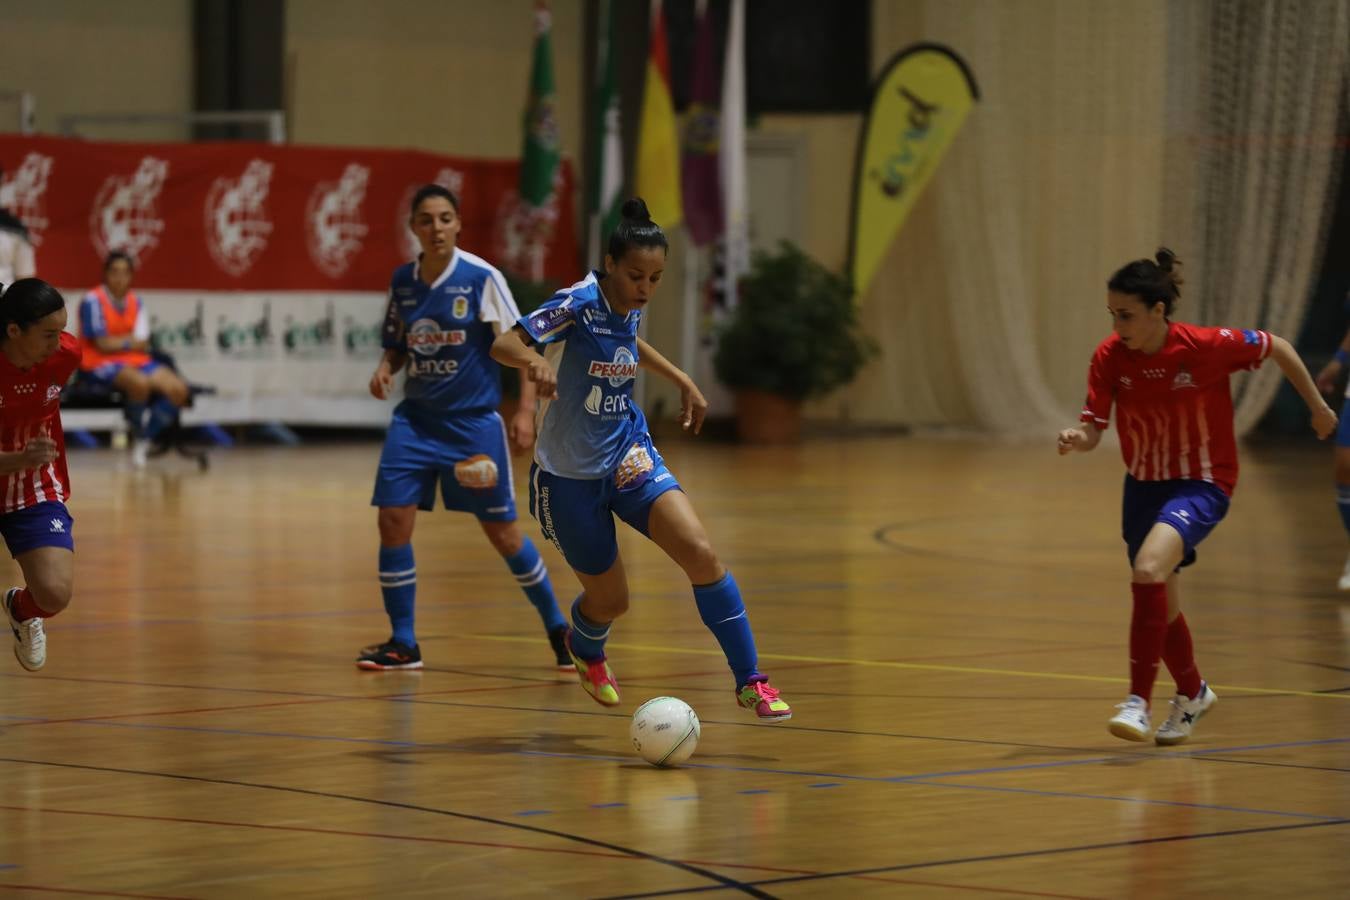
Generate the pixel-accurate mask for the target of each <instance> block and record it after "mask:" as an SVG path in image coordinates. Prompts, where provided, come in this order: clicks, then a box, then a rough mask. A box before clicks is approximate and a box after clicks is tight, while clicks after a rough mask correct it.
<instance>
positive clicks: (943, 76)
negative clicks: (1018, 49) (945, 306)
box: [849, 44, 980, 302]
mask: <svg viewBox="0 0 1350 900" xmlns="http://www.w3.org/2000/svg"><path fill="white" fill-rule="evenodd" d="M979 97H980V92H979V89H978V88H977V87H976V86H975V78H974V76H973V75H972V74H971V72H970V68H969V67H968V66H967V65H966V64H965V61H964V60H962V59H961V57H959V56H957V55H956V54H955V53H953V52H952V51H951V50H950V49H949V48H947V47H944V46H942V45H940V44H915V45H914V46H912V47H908V48H906V49H904V50H902V51H900V52H899V53H897V54H896V55H895V56H894V57H893V58H892V59H891V61H890V62H889V63H887V64H886V68H885V69H883V70H882V72H881V75H880V76H879V77H878V78H877V80H876V85H875V87H874V89H873V93H872V108H871V111H870V112H869V113H868V116H867V122H866V123H865V124H864V125H863V132H862V138H861V139H860V141H859V143H858V160H857V166H856V168H855V170H854V173H853V222H852V235H851V237H850V240H849V276H850V277H851V278H852V280H853V290H854V292H855V294H856V296H857V298H858V300H859V301H860V302H861V300H862V298H863V296H864V295H865V294H866V293H867V288H868V287H869V286H870V285H871V283H872V278H873V276H875V275H876V272H877V267H878V266H880V265H881V261H882V259H883V258H884V257H885V255H886V250H887V248H888V247H890V245H891V242H892V241H893V240H895V235H896V234H897V233H898V232H899V231H900V226H901V225H903V224H904V222H905V218H906V217H907V216H908V215H909V211H910V209H912V208H913V207H914V202H915V201H916V200H917V199H918V197H919V194H920V193H921V192H922V191H923V189H924V186H925V185H926V184H928V180H929V179H930V178H932V177H933V172H934V170H935V169H937V166H938V163H939V162H941V160H942V154H943V153H945V152H946V150H947V147H948V146H949V145H950V144H951V142H952V139H953V138H955V137H956V133H957V132H958V131H960V130H961V125H962V124H963V123H964V122H965V120H966V114H967V113H969V112H970V108H971V107H972V106H973V105H974V104H975V101H976V100H978V99H979Z"/></svg>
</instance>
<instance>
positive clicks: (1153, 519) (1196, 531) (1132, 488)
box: [1120, 475, 1228, 570]
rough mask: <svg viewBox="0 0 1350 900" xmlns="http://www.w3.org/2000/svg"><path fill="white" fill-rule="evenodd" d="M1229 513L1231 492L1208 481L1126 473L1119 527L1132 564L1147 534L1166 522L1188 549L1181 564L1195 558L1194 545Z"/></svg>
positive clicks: (1192, 560) (1184, 564)
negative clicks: (1145, 477)
mask: <svg viewBox="0 0 1350 900" xmlns="http://www.w3.org/2000/svg"><path fill="white" fill-rule="evenodd" d="M1227 513H1228V495H1227V494H1225V493H1224V492H1223V491H1222V490H1220V489H1219V488H1218V487H1216V486H1215V485H1212V484H1210V483H1209V482H1208V481H1197V480H1195V479H1191V478H1174V479H1172V480H1170V481H1138V480H1136V479H1135V477H1134V476H1133V475H1126V476H1125V498H1124V502H1123V503H1122V509H1121V520H1120V530H1121V536H1122V537H1124V538H1125V546H1126V548H1127V549H1128V552H1129V555H1130V565H1131V566H1133V565H1134V558H1135V556H1136V555H1137V554H1138V553H1139V548H1140V547H1142V546H1143V545H1144V538H1146V537H1148V533H1149V532H1150V531H1152V530H1153V526H1154V525H1156V524H1157V523H1159V522H1166V523H1167V524H1168V525H1171V526H1172V527H1173V528H1175V529H1176V530H1177V533H1178V534H1180V535H1181V541H1182V543H1183V544H1184V545H1185V548H1186V553H1185V555H1184V556H1183V557H1182V560H1181V565H1179V566H1177V569H1178V570H1180V569H1181V568H1182V566H1189V565H1190V564H1191V563H1193V562H1195V548H1196V547H1197V546H1198V545H1199V544H1200V542H1201V541H1203V540H1204V539H1205V538H1207V537H1209V533H1210V532H1211V531H1213V530H1214V526H1215V525H1218V524H1219V522H1220V521H1222V519H1223V517H1224V516H1225V515H1226V514H1227Z"/></svg>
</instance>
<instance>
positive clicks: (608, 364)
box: [586, 347, 638, 387]
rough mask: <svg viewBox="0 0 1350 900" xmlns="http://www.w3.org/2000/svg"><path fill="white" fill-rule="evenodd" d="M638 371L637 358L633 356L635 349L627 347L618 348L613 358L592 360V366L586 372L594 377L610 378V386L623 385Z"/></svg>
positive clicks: (634, 376) (635, 375)
mask: <svg viewBox="0 0 1350 900" xmlns="http://www.w3.org/2000/svg"><path fill="white" fill-rule="evenodd" d="M637 372H638V365H637V359H636V358H635V357H634V356H633V351H631V350H629V349H628V348H627V347H619V348H618V349H616V350H615V351H614V359H612V360H602V359H593V360H591V365H590V368H588V369H587V370H586V374H587V375H590V376H591V377H592V378H607V379H609V386H610V387H620V386H622V385H623V383H624V382H625V381H630V380H632V379H633V378H636V377H637Z"/></svg>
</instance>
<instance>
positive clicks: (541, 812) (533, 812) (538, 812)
mask: <svg viewBox="0 0 1350 900" xmlns="http://www.w3.org/2000/svg"><path fill="white" fill-rule="evenodd" d="M515 815H517V816H551V815H553V810H551V809H522V810H521V811H520V812H518V813H515Z"/></svg>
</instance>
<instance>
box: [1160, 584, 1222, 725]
mask: <svg viewBox="0 0 1350 900" xmlns="http://www.w3.org/2000/svg"><path fill="white" fill-rule="evenodd" d="M1167 614H1168V617H1169V621H1168V623H1167V639H1166V642H1165V643H1164V644H1163V662H1164V663H1166V665H1167V671H1169V672H1171V673H1172V678H1173V679H1174V680H1175V681H1176V684H1177V692H1176V696H1174V697H1173V698H1172V701H1171V704H1170V710H1169V712H1168V716H1167V721H1166V722H1164V723H1163V724H1162V725H1161V726H1159V728H1158V733H1157V734H1155V735H1154V736H1153V739H1154V740H1155V741H1156V742H1157V743H1159V744H1163V745H1171V744H1180V743H1181V742H1183V741H1185V740H1186V739H1187V738H1188V737H1190V734H1191V729H1192V728H1193V727H1194V725H1195V722H1196V720H1197V719H1199V718H1200V717H1201V716H1202V715H1204V714H1205V713H1206V712H1208V711H1209V708H1210V707H1211V706H1213V705H1214V701H1216V700H1217V699H1218V697H1217V696H1216V695H1215V693H1214V691H1213V689H1212V688H1210V686H1209V684H1208V683H1206V682H1205V681H1204V679H1202V678H1201V677H1200V668H1199V667H1198V666H1197V665H1196V663H1195V649H1194V647H1193V645H1192V643H1191V630H1190V627H1189V626H1188V625H1187V624H1186V615H1185V614H1184V613H1183V612H1182V611H1181V578H1180V576H1179V575H1178V574H1173V575H1172V577H1171V578H1168V579H1167Z"/></svg>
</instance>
